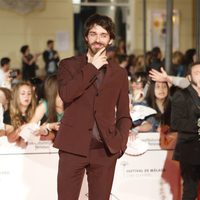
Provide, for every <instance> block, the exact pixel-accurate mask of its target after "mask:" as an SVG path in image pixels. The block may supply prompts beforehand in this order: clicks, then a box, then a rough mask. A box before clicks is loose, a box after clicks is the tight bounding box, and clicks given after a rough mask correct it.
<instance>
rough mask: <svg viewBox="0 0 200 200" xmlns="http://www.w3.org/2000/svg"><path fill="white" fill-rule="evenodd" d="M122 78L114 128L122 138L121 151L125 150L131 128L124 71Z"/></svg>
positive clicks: (126, 79)
mask: <svg viewBox="0 0 200 200" xmlns="http://www.w3.org/2000/svg"><path fill="white" fill-rule="evenodd" d="M123 76H124V77H123V84H122V87H121V90H120V94H119V98H118V101H117V112H116V128H117V129H118V131H119V132H120V134H121V135H122V137H123V143H122V151H124V150H125V148H126V144H127V140H128V135H129V130H130V128H131V127H132V120H131V117H130V111H129V97H128V77H127V73H126V71H124V74H123Z"/></svg>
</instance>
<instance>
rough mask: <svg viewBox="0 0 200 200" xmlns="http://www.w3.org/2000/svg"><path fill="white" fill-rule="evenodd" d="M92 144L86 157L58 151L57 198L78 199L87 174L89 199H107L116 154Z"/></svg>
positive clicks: (61, 199) (63, 199) (60, 199)
mask: <svg viewBox="0 0 200 200" xmlns="http://www.w3.org/2000/svg"><path fill="white" fill-rule="evenodd" d="M101 145H102V144H98V143H97V144H93V143H92V146H91V148H90V150H89V155H88V156H87V157H84V156H80V155H76V154H72V153H67V152H64V151H59V170H58V200H78V199H79V194H80V189H81V185H82V181H83V176H84V174H85V171H86V174H87V180H88V197H89V200H109V197H110V192H111V188H112V182H113V177H114V171H115V165H116V160H117V158H118V156H119V155H118V154H115V155H108V154H107V152H106V150H105V148H104V147H103V146H101Z"/></svg>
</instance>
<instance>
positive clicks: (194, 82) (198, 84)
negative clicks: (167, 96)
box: [190, 75, 200, 89]
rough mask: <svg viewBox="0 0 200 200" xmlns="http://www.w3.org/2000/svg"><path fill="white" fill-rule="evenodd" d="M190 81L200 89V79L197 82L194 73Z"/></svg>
mask: <svg viewBox="0 0 200 200" xmlns="http://www.w3.org/2000/svg"><path fill="white" fill-rule="evenodd" d="M190 83H191V84H192V85H194V86H195V87H197V88H199V89H200V80H198V82H197V81H196V80H194V78H193V77H192V75H191V80H190Z"/></svg>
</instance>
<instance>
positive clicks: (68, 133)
mask: <svg viewBox="0 0 200 200" xmlns="http://www.w3.org/2000/svg"><path fill="white" fill-rule="evenodd" d="M98 73H99V71H98V70H97V69H96V68H95V66H93V65H92V64H91V63H87V59H86V55H82V56H76V57H71V58H67V59H63V60H62V61H61V62H60V65H59V68H58V85H59V94H60V97H61V99H62V100H63V102H64V107H65V111H64V116H63V118H62V120H61V125H60V128H59V131H58V134H57V136H56V139H55V142H54V147H56V148H58V149H60V150H63V151H66V152H70V153H74V154H79V155H83V156H87V155H88V153H89V148H90V141H91V135H92V128H93V125H94V120H96V123H97V126H98V128H99V132H100V135H101V138H102V140H103V142H104V144H105V146H106V147H107V148H108V150H109V151H110V153H111V154H116V153H119V152H120V151H122V152H123V151H124V150H125V148H126V143H127V139H128V134H129V129H130V127H131V125H132V122H131V118H130V115H129V98H128V79H127V73H126V70H125V69H123V68H121V67H119V66H118V64H116V63H114V62H111V61H110V62H109V63H108V66H107V70H106V74H105V76H104V79H103V82H102V83H101V85H100V88H99V89H97V88H96V84H95V80H96V78H97V75H98Z"/></svg>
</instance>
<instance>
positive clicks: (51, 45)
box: [48, 42, 54, 50]
mask: <svg viewBox="0 0 200 200" xmlns="http://www.w3.org/2000/svg"><path fill="white" fill-rule="evenodd" d="M48 47H49V49H51V50H52V49H53V48H54V43H53V42H52V43H49V45H48Z"/></svg>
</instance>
